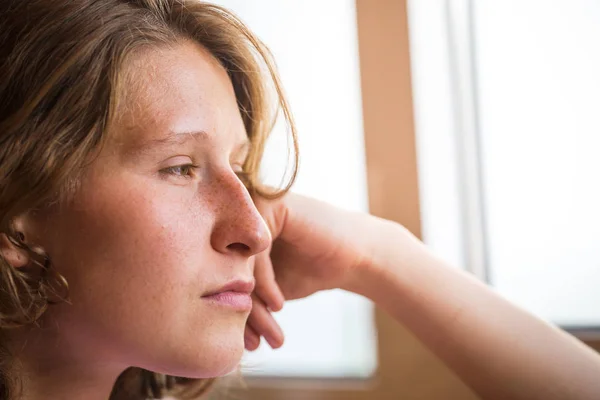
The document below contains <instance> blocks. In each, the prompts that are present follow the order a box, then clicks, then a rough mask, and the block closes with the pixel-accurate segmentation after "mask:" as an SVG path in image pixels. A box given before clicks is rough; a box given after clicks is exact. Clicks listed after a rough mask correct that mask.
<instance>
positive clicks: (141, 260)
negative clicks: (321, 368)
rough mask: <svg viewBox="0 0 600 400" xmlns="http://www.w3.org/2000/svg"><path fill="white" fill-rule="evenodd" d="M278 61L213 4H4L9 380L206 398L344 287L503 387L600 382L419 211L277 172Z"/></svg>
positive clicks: (512, 390) (24, 0)
mask: <svg viewBox="0 0 600 400" xmlns="http://www.w3.org/2000/svg"><path fill="white" fill-rule="evenodd" d="M271 65H272V64H271V62H270V60H269V57H268V53H267V52H266V50H265V49H264V48H263V46H262V45H261V44H260V42H259V41H258V40H257V39H256V38H255V37H254V36H253V35H252V34H251V33H250V32H249V31H248V30H247V29H246V28H245V27H244V26H243V25H242V24H241V23H240V22H239V21H238V20H237V19H235V17H233V16H231V15H230V14H229V13H227V12H226V11H225V10H223V9H221V8H219V7H215V6H211V5H208V4H205V3H199V2H195V1H191V0H189V1H184V0H98V1H92V0H68V1H67V0H61V1H57V0H3V1H2V2H0V76H1V77H2V78H1V80H0V174H1V180H0V181H1V182H2V185H1V187H0V213H1V214H0V221H1V225H0V232H2V234H1V236H0V254H1V256H2V257H1V258H0V288H1V289H0V300H1V302H0V304H1V305H0V334H1V336H0V348H1V351H0V387H1V388H2V392H1V393H2V394H1V397H2V398H3V399H11V400H12V399H34V400H37V399H47V398H53V399H62V398H65V399H67V398H68V399H92V400H93V399H106V398H111V399H145V398H148V397H153V398H161V397H164V396H167V395H171V396H174V397H176V398H181V399H192V398H197V397H198V396H199V395H200V394H202V393H203V392H204V391H205V390H206V388H207V387H208V386H209V385H210V382H211V381H210V379H211V378H214V377H218V376H222V375H224V374H226V373H228V372H229V371H231V370H233V369H234V368H235V367H236V365H237V364H238V362H239V360H240V357H241V354H242V351H243V348H244V345H245V346H246V347H247V348H248V349H254V348H256V346H257V345H258V341H259V338H260V337H261V336H264V337H265V338H266V339H267V341H268V342H269V343H270V344H271V345H272V346H273V347H277V346H280V345H281V343H282V340H283V338H282V334H281V332H280V330H279V328H278V327H277V325H276V323H275V322H274V320H273V319H272V318H271V316H270V310H278V309H280V308H281V307H282V304H283V300H284V299H293V298H299V297H304V296H308V295H309V294H311V293H314V292H316V291H318V290H325V289H330V288H343V289H346V290H351V291H354V292H356V293H359V294H362V295H364V296H367V297H369V298H371V299H373V300H374V301H375V302H376V303H377V304H379V305H380V306H381V307H383V308H384V309H386V310H387V311H389V312H390V313H391V314H392V315H393V316H394V317H396V318H397V319H398V321H400V322H401V323H403V324H404V325H405V326H407V327H408V328H409V329H411V330H412V331H413V332H414V333H415V335H417V337H419V339H420V340H422V341H423V343H425V344H426V345H428V346H429V347H430V348H431V349H432V350H433V351H434V352H436V354H438V355H439V356H440V357H441V358H442V359H443V360H444V361H445V362H446V363H447V364H448V365H449V366H450V367H452V368H453V369H454V370H455V371H456V372H457V373H458V374H459V376H461V377H462V379H463V380H464V381H465V382H466V383H467V384H469V385H470V386H471V387H472V388H473V389H474V390H475V391H477V392H478V393H479V394H481V395H482V396H483V397H485V398H501V399H507V398H523V399H525V398H544V399H567V398H568V399H592V398H599V397H600V385H599V384H598V380H597V377H598V376H600V375H599V372H600V361H599V358H598V356H596V355H595V353H593V352H592V351H591V350H589V349H587V348H586V347H585V346H583V345H582V344H580V343H579V342H578V341H576V340H575V339H573V338H572V337H570V336H568V335H566V334H565V333H563V332H561V331H559V330H558V329H556V328H554V327H551V326H549V325H547V324H545V323H543V322H541V321H539V320H537V319H535V318H534V317H532V316H530V315H528V314H526V313H524V312H523V311H521V310H519V309H518V308H516V307H514V306H512V305H511V304H510V303H508V302H506V301H505V300H503V299H502V298H500V297H498V296H496V295H495V294H494V293H492V292H491V291H490V290H489V289H487V288H486V287H485V286H484V285H482V284H480V283H479V282H477V281H476V280H474V279H472V278H471V277H469V276H468V275H466V274H463V273H461V272H460V271H457V270H454V269H451V268H448V267H446V266H445V265H444V264H443V263H442V262H441V261H439V260H436V259H435V258H434V257H432V256H431V255H430V254H429V253H428V252H427V250H426V249H425V248H424V246H423V245H422V244H421V243H420V242H419V241H418V240H416V239H415V238H414V237H413V236H412V235H410V234H409V233H408V232H407V231H406V230H405V229H403V228H402V227H401V226H399V225H397V224H395V223H392V222H389V221H385V220H381V219H378V218H375V217H372V216H368V215H363V214H357V213H349V212H345V211H341V210H338V209H335V208H333V207H331V206H328V205H326V204H323V203H320V202H317V201H314V200H311V199H308V198H303V197H300V196H295V195H292V194H286V192H287V189H289V186H288V187H287V188H286V189H284V190H283V191H282V192H279V193H274V192H271V191H270V190H268V189H267V188H264V187H262V186H261V185H260V183H259V181H258V165H259V163H260V159H261V155H262V152H263V148H264V143H265V140H266V137H267V133H268V131H269V129H270V127H271V123H272V120H273V111H275V110H274V109H273V108H272V107H270V105H269V103H268V102H267V98H268V96H267V89H266V88H267V87H268V86H272V87H274V88H275V91H276V93H277V94H278V97H279V99H278V103H279V105H280V106H281V108H282V110H283V112H284V115H285V116H286V117H287V118H288V120H289V121H290V124H291V128H292V129H291V131H292V135H293V136H294V139H295V133H294V127H293V123H292V122H291V118H290V116H289V113H288V109H287V106H286V103H285V100H284V99H283V97H282V96H281V90H280V88H279V83H278V79H277V76H276V74H275V72H274V69H273V68H272V66H271ZM264 72H266V75H268V76H269V78H270V79H269V81H268V82H267V81H265V79H264V78H263V73H264ZM290 184H291V183H290ZM265 221H266V224H265ZM357 233H359V234H357ZM251 293H254V294H253V296H252V297H251V296H250V294H251Z"/></svg>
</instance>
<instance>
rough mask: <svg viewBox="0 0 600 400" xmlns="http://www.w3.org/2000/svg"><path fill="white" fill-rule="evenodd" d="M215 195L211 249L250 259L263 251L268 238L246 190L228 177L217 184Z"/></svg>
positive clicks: (231, 175) (266, 230)
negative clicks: (216, 195)
mask: <svg viewBox="0 0 600 400" xmlns="http://www.w3.org/2000/svg"><path fill="white" fill-rule="evenodd" d="M215 191H217V192H218V193H219V196H218V202H217V204H216V214H215V215H216V220H215V225H214V228H213V231H212V234H211V246H212V247H213V248H214V249H215V250H216V251H218V252H220V253H224V254H232V253H235V254H240V255H242V256H244V257H250V256H253V255H255V254H257V253H260V252H262V251H263V250H266V249H267V248H268V247H269V244H270V243H271V234H270V232H269V228H268V227H267V224H266V222H265V220H264V219H263V218H262V216H261V215H260V213H259V212H258V210H257V209H256V206H255V205H254V202H253V201H252V198H251V197H250V194H249V193H248V190H247V189H246V187H245V186H244V185H243V184H242V182H241V181H240V180H239V179H238V178H237V176H235V175H234V174H232V173H228V174H226V175H225V176H223V177H221V178H220V179H219V180H218V184H217V186H216V187H215Z"/></svg>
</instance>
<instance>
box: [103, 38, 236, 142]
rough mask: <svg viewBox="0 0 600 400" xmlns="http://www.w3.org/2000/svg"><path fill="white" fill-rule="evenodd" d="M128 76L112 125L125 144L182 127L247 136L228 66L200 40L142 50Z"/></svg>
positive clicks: (231, 137)
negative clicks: (202, 44) (213, 54)
mask: <svg viewBox="0 0 600 400" xmlns="http://www.w3.org/2000/svg"><path fill="white" fill-rule="evenodd" d="M123 78H124V79H123V81H122V88H121V89H122V90H121V92H122V93H121V94H122V97H121V99H120V101H119V104H118V109H117V115H118V118H116V119H115V123H114V127H113V129H112V130H113V132H114V133H115V138H116V139H117V141H118V142H119V144H121V145H126V146H127V145H130V146H139V145H143V144H144V143H146V142H156V141H160V140H162V139H164V138H165V136H168V135H172V134H173V133H177V132H205V136H206V137H207V139H209V140H212V141H214V142H215V143H218V142H223V143H225V142H227V143H228V142H232V141H235V142H241V141H245V140H246V132H245V129H244V124H243V121H242V118H241V115H240V112H239V109H238V106H237V101H236V98H235V93H234V90H233V86H232V84H231V81H230V79H229V76H228V74H227V72H226V71H225V69H224V68H223V67H222V66H221V65H220V64H219V62H218V61H217V60H216V59H215V58H214V57H213V56H212V55H211V54H210V53H209V52H208V51H207V50H205V49H204V48H203V47H201V46H200V45H198V44H197V43H194V42H191V41H182V42H181V43H178V44H174V45H170V46H164V47H161V48H152V49H146V50H143V51H140V52H139V53H137V54H135V56H133V57H132V58H131V60H129V61H128V62H127V63H126V65H125V66H124V71H123Z"/></svg>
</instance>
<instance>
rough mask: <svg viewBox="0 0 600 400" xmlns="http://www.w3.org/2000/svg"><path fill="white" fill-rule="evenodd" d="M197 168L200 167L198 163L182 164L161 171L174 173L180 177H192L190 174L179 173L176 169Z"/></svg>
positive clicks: (191, 169) (169, 173) (190, 169)
mask: <svg viewBox="0 0 600 400" xmlns="http://www.w3.org/2000/svg"><path fill="white" fill-rule="evenodd" d="M196 168H198V166H197V165H194V164H182V165H174V166H172V167H169V168H165V169H163V170H162V171H161V173H163V174H166V175H174V176H178V177H179V176H180V177H186V178H191V176H190V175H189V174H183V175H182V174H177V173H175V171H176V170H177V169H185V170H189V171H194V170H196Z"/></svg>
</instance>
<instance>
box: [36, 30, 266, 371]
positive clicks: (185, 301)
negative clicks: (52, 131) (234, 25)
mask: <svg viewBox="0 0 600 400" xmlns="http://www.w3.org/2000/svg"><path fill="white" fill-rule="evenodd" d="M124 73H125V75H126V76H128V77H129V79H126V80H125V82H126V87H125V96H124V101H123V103H122V104H120V106H119V107H120V109H119V110H118V114H119V118H117V119H116V120H115V122H114V124H113V125H112V126H111V127H110V128H109V137H108V140H107V142H106V144H105V146H104V147H103V148H102V150H101V152H100V154H99V156H98V157H97V158H95V159H94V160H93V163H92V164H91V165H90V167H89V169H88V170H86V172H85V174H84V176H83V178H82V180H81V186H80V187H79V189H78V191H77V193H76V195H75V197H74V199H73V201H72V202H71V203H69V204H68V205H67V206H66V207H61V208H56V209H52V210H49V211H48V212H47V213H45V214H40V217H39V221H38V222H37V223H36V224H37V225H36V229H35V230H34V232H33V234H34V235H35V237H34V238H33V239H32V240H33V241H35V242H37V243H38V244H39V245H41V246H42V247H43V248H44V249H45V251H46V252H47V253H48V255H49V257H50V259H51V260H52V265H53V268H56V270H57V271H58V272H60V273H61V274H62V275H63V276H64V277H65V278H66V279H67V281H68V282H69V288H70V298H71V303H72V304H58V305H54V306H52V307H50V308H49V310H48V311H47V313H46V314H45V315H44V324H45V326H46V327H49V330H50V333H49V334H53V335H56V342H57V347H56V348H57V349H60V354H49V355H48V359H53V360H55V361H56V360H60V359H63V360H65V359H66V358H69V361H71V362H72V361H75V362H77V360H80V361H81V362H82V365H89V364H90V362H91V361H93V362H94V363H95V364H97V365H106V366H117V367H122V368H126V367H128V366H137V367H142V368H145V369H149V370H152V371H156V372H161V373H166V374H170V375H177V376H186V377H196V378H202V377H214V376H220V375H223V374H226V373H228V372H230V371H231V370H233V369H235V367H236V366H237V364H238V363H239V361H240V358H241V356H242V352H243V348H244V340H243V333H244V327H245V324H246V319H247V317H248V315H249V312H250V307H251V305H250V304H248V301H247V300H248V297H247V296H244V295H234V296H233V297H228V296H227V295H224V296H216V297H215V296H209V295H210V294H212V293H215V292H219V291H220V290H222V289H223V287H224V286H226V285H228V284H230V283H232V282H235V281H238V282H237V283H238V285H237V286H236V285H234V287H233V290H234V291H236V290H237V291H242V292H243V291H247V290H249V289H251V286H252V283H253V256H254V255H255V254H257V253H259V252H261V251H263V250H265V249H266V248H267V247H268V245H269V242H270V234H269V232H268V228H267V226H266V225H265V223H264V221H263V219H262V218H261V216H260V214H259V213H258V211H257V210H256V208H255V206H254V203H253V201H252V199H251V197H250V195H249V193H248V191H247V190H246V188H245V187H244V184H243V183H242V181H241V180H240V178H239V176H238V172H240V171H241V170H242V165H243V164H244V161H245V158H246V156H247V152H248V150H249V149H248V139H247V135H246V131H245V128H244V124H243V121H242V118H241V115H240V112H239V110H238V106H237V102H236V97H235V94H234V90H233V87H232V84H231V81H230V79H229V77H228V75H227V72H226V71H225V69H224V68H223V67H221V66H220V65H219V63H218V62H217V61H216V59H214V58H213V57H212V56H211V55H210V54H209V53H208V52H207V51H206V50H204V49H203V48H202V47H201V46H200V45H198V44H196V43H193V42H191V41H183V40H182V42H181V43H179V44H177V45H171V46H164V47H159V48H155V49H145V50H143V51H141V52H139V53H138V54H136V55H135V57H133V58H132V59H131V60H130V61H128V63H127V65H126V66H125V71H124ZM243 282H245V283H246V285H244V284H240V283H243ZM248 283H250V285H248ZM230 289H231V287H230ZM52 332H54V333H52ZM57 351H58V350H57ZM50 352H51V351H50ZM65 361H66V360H65Z"/></svg>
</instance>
